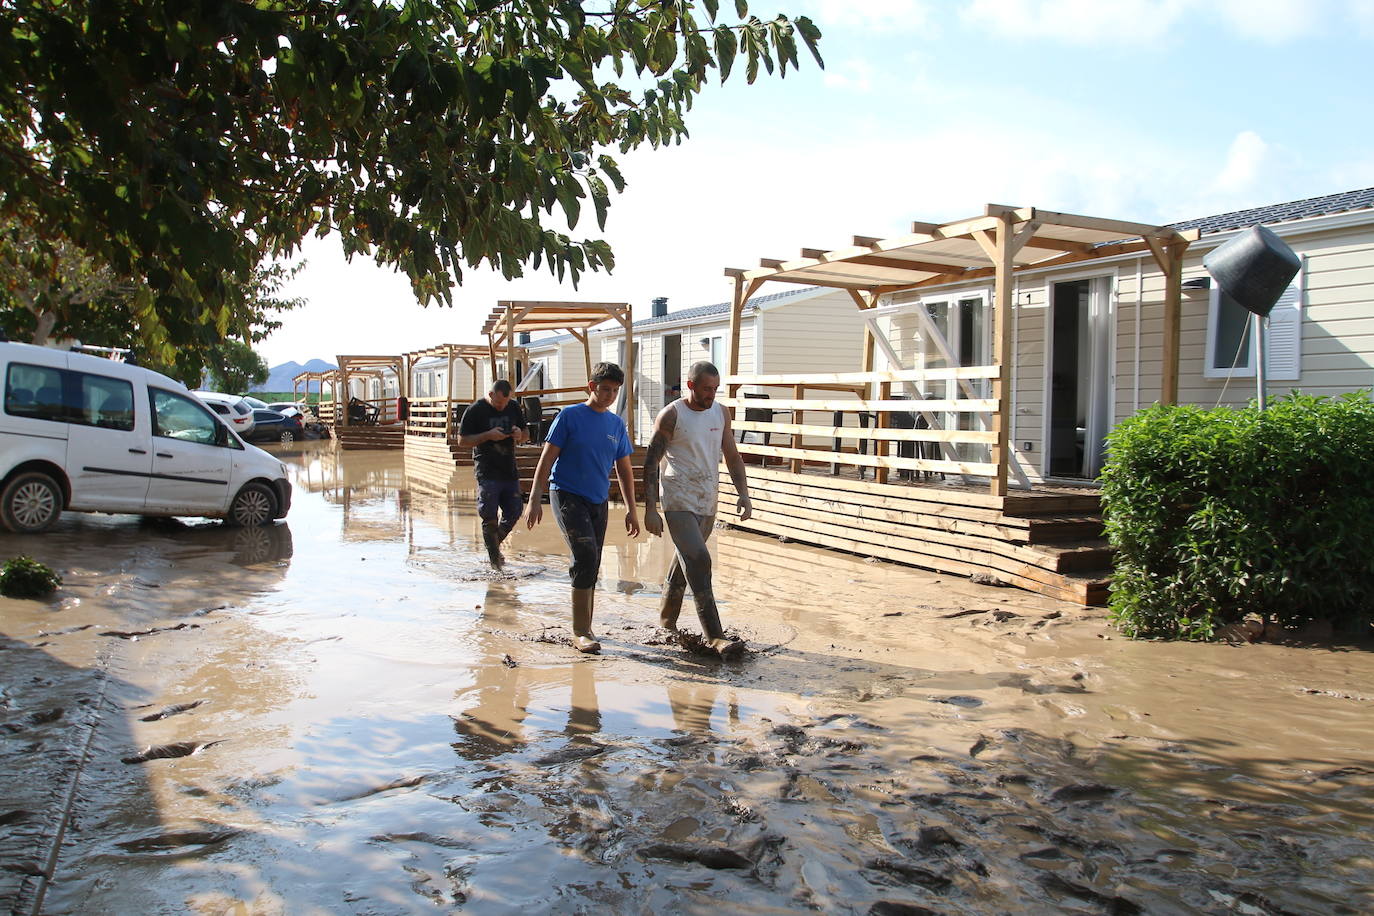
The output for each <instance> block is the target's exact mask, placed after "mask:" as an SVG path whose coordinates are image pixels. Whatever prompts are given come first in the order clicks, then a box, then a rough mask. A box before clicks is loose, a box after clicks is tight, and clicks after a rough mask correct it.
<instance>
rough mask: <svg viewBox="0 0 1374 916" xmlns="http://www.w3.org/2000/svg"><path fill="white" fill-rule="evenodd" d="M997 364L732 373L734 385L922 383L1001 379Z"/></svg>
mask: <svg viewBox="0 0 1374 916" xmlns="http://www.w3.org/2000/svg"><path fill="white" fill-rule="evenodd" d="M997 376H998V368H997V367H996V366H949V367H940V368H934V369H889V370H881V369H880V370H874V371H869V372H789V373H783V374H780V375H732V376H730V384H732V385H762V386H773V385H776V386H779V387H784V386H785V387H789V388H790V387H791V386H793V385H805V386H806V387H808V388H810V387H812V384H813V383H814V384H815V385H822V384H825V383H835V384H842V383H851V384H856V385H863V384H869V383H872V382H921V381H925V380H926V379H939V380H948V379H984V378H997Z"/></svg>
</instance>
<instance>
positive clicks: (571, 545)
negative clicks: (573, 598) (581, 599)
mask: <svg viewBox="0 0 1374 916" xmlns="http://www.w3.org/2000/svg"><path fill="white" fill-rule="evenodd" d="M549 503H550V505H551V506H552V507H553V517H554V518H555V519H557V520H558V529H559V530H560V531H562V532H563V540H565V541H567V542H568V550H569V551H571V553H572V565H571V566H570V567H569V568H568V575H569V576H570V577H571V578H572V587H573V588H592V587H594V586H595V585H596V579H597V575H598V574H599V573H600V571H601V545H603V544H605V543H606V517H607V510H608V509H609V506H610V504H609V503H604V502H601V503H594V502H592V501H591V500H588V499H584V498H583V497H581V496H578V495H577V494H576V493H570V492H568V491H567V490H551V491H550V492H549Z"/></svg>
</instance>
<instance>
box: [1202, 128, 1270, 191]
mask: <svg viewBox="0 0 1374 916" xmlns="http://www.w3.org/2000/svg"><path fill="white" fill-rule="evenodd" d="M1268 151H1269V145H1268V144H1267V143H1265V142H1264V139H1263V138H1262V137H1260V135H1259V134H1257V133H1255V132H1254V131H1252V130H1245V131H1241V132H1240V133H1239V134H1237V135H1236V138H1235V139H1234V140H1232V141H1231V148H1230V149H1229V150H1227V152H1226V163H1225V165H1223V166H1222V167H1221V171H1220V172H1219V173H1218V174H1217V177H1216V179H1215V180H1214V181H1213V182H1212V188H1213V190H1215V191H1217V192H1220V193H1221V194H1234V193H1237V192H1244V191H1248V190H1249V189H1250V188H1252V187H1253V186H1254V185H1255V183H1256V179H1258V178H1259V175H1260V171H1261V169H1262V167H1263V166H1264V164H1265V159H1266V153H1268Z"/></svg>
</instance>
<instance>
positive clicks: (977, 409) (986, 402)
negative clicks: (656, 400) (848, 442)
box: [716, 398, 997, 413]
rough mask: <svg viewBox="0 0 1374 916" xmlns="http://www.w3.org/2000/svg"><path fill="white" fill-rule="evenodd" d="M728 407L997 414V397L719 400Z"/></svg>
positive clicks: (718, 400) (718, 399) (717, 399)
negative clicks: (903, 399)
mask: <svg viewBox="0 0 1374 916" xmlns="http://www.w3.org/2000/svg"><path fill="white" fill-rule="evenodd" d="M716 403H717V404H723V405H725V406H726V407H767V408H772V409H775V410H823V411H829V412H834V411H836V410H838V411H842V412H844V411H849V412H856V411H873V412H876V411H889V412H891V411H900V412H902V413H943V412H950V413H996V412H997V399H996V398H958V399H955V400H939V401H936V400H930V401H917V400H911V401H899V400H872V401H865V400H863V399H861V398H854V399H853V400H846V401H813V400H809V399H808V400H804V401H799V400H797V399H795V398H769V399H767V400H761V399H756V398H716Z"/></svg>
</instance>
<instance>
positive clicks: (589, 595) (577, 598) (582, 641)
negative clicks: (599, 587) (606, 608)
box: [572, 588, 601, 654]
mask: <svg viewBox="0 0 1374 916" xmlns="http://www.w3.org/2000/svg"><path fill="white" fill-rule="evenodd" d="M595 600H596V589H594V588H575V589H573V590H572V605H573V640H572V642H573V648H574V649H576V650H577V651H578V652H585V653H588V654H595V653H597V652H600V651H601V643H599V642H597V641H596V637H595V636H593V635H592V605H593V603H594V602H595Z"/></svg>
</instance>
